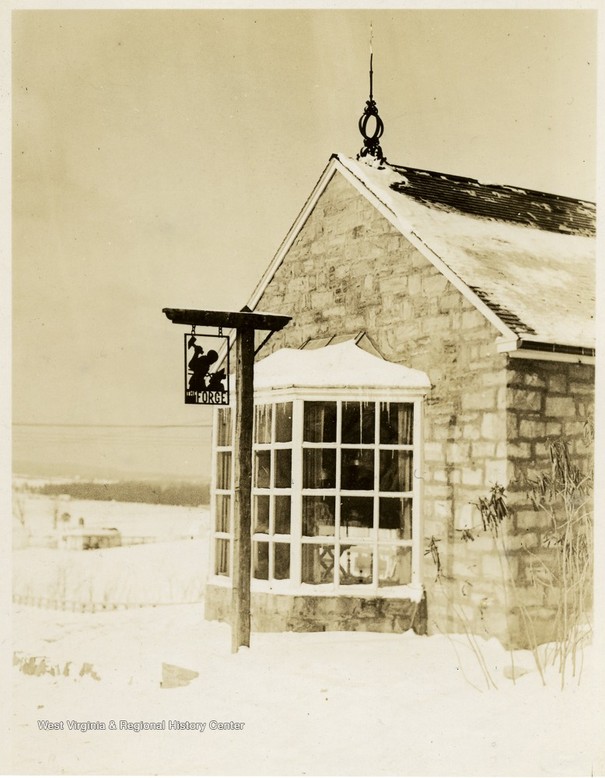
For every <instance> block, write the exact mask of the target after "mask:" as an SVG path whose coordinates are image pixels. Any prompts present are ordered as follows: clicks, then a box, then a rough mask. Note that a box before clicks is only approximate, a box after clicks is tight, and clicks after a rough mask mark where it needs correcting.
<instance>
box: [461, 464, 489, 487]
mask: <svg viewBox="0 0 605 778" xmlns="http://www.w3.org/2000/svg"><path fill="white" fill-rule="evenodd" d="M483 483H485V476H484V473H483V468H481V467H480V468H470V467H463V468H462V484H463V486H481V485H482V484H483Z"/></svg>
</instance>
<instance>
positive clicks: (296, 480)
mask: <svg viewBox="0 0 605 778" xmlns="http://www.w3.org/2000/svg"><path fill="white" fill-rule="evenodd" d="M424 395H425V392H423V391H422V390H418V389H410V390H406V389H404V388H390V387H386V388H385V387H376V388H373V389H365V388H364V389H360V390H355V389H353V390H352V389H351V388H350V387H339V388H329V389H325V388H322V389H313V388H306V387H305V388H300V389H298V388H296V389H294V388H292V389H276V390H261V391H257V392H255V396H254V404H255V408H256V406H257V405H268V404H272V405H275V404H277V403H288V402H291V403H292V441H291V442H285V443H277V442H275V435H274V432H275V423H276V422H275V416H276V414H275V408H274V409H273V412H272V422H271V424H272V442H271V443H270V444H259V443H254V444H253V458H254V452H255V451H257V450H271V451H274V450H275V449H277V448H291V450H292V484H291V488H290V489H283V488H276V487H273V486H272V485H270V487H268V488H258V487H256V486H254V482H253V486H252V504H253V505H254V500H255V497H256V496H258V495H268V496H269V497H270V520H271V525H270V530H272V529H273V528H274V516H273V514H274V509H273V504H274V503H273V499H272V498H273V497H274V496H279V495H284V494H287V495H289V496H290V497H291V520H290V535H289V536H286V535H283V536H282V535H275V534H271V533H269V534H260V533H253V534H252V542H253V543H254V542H255V540H261V541H265V542H267V541H268V542H269V544H270V545H269V579H268V580H261V579H257V578H254V577H252V579H251V589H252V591H261V592H262V591H265V592H275V593H289V594H309V595H332V596H334V595H335V594H336V595H339V596H346V595H355V596H374V597H376V596H380V597H394V596H395V597H402V596H405V594H406V590H410V589H411V590H413V591H414V592H417V590H418V588H419V587H421V582H422V570H421V565H422V550H421V544H422V498H423V495H422V484H423V479H422V477H421V473H422V470H423V458H422V454H423V451H422V449H423V446H422V430H423V414H424ZM304 402H336V403H337V424H336V428H337V433H336V434H337V439H336V441H335V442H332V443H311V442H304V441H303V408H304ZM343 402H375V403H378V410H379V408H380V404H381V403H411V404H413V406H414V410H413V432H412V435H413V437H412V444H411V445H405V444H382V443H380V441H379V434H378V432H379V424H380V414H379V413H375V419H374V423H375V425H376V426H375V435H374V442H373V443H365V444H363V443H346V444H344V448H349V449H364V448H365V449H370V450H373V451H374V456H375V460H374V489H372V490H368V491H363V490H342V489H340V488H339V487H340V473H341V467H340V464H341V455H342V450H343V444H342V441H341V424H340V419H341V412H342V403H343ZM230 409H231V444H230V446H218V445H217V444H216V441H217V438H218V413H219V409H215V419H214V425H213V445H212V478H211V490H212V491H211V538H212V542H211V550H210V570H209V582H210V583H212V584H216V585H223V586H230V585H231V580H232V579H231V574H232V571H233V484H234V472H233V471H234V467H233V465H234V458H233V457H234V442H235V440H234V436H235V429H234V426H235V424H234V421H235V412H234V410H235V409H234V405H233V404H232V405H231V406H230ZM305 448H321V449H327V448H333V449H335V450H336V479H337V480H336V487H335V488H334V489H303V450H304V449H305ZM389 449H390V450H397V451H400V450H412V452H413V478H412V490H411V491H410V492H385V491H380V490H379V488H378V484H379V474H380V467H379V458H380V452H381V451H384V450H389ZM223 451H230V452H231V455H232V459H231V465H232V466H231V474H230V476H231V477H230V490H229V489H217V488H216V482H217V463H218V454H219V453H220V452H223ZM273 456H274V455H273V453H272V454H271V457H272V463H273ZM272 471H273V469H272ZM253 476H254V468H253ZM217 494H231V500H230V511H229V529H230V532H229V533H225V532H217V531H216V530H215V527H216V495H217ZM303 495H313V496H322V495H329V496H333V497H334V499H335V506H336V511H338V512H340V497H342V496H345V497H346V496H355V497H366V496H367V497H370V496H371V497H372V498H373V499H374V506H373V516H374V527H373V530H372V533H371V537H370V538H367V539H366V538H360V539H359V545H365V546H371V548H372V559H373V572H372V583H363V584H341V583H338V572H337V570H338V564H336V565H335V568H336V578H335V581H334V582H332V583H322V584H308V583H301V567H302V565H301V560H302V545H303V542H304V543H305V544H317V545H321V544H322V542H323V544H324V545H333V546H335V549H336V554H337V553H338V549H339V548H340V546H341V544H342V543H343V540H342V538H340V537H339V532H338V529H337V527H338V517H337V516H335V534H334V535H333V536H329V537H325V536H323V537H317V538H314V537H305V540H304V541H303V536H302V502H303V500H302V497H303ZM381 497H391V498H400V497H411V499H412V533H411V534H412V537H411V539H410V540H391V541H387V540H383V541H380V540H379V535H378V532H377V521H378V510H379V505H378V501H379V500H380V498H381ZM218 538H223V539H230V547H229V551H230V553H229V575H228V576H226V575H216V574H215V572H214V565H215V549H216V540H217V539H218ZM288 540H289V543H290V577H289V578H288V579H284V580H280V579H272V577H271V574H272V572H273V553H272V543H274V542H287V541H288ZM344 542H345V544H346V545H350V543H347V542H346V541H344ZM384 546H388V547H410V548H411V554H412V558H411V582H410V583H409V584H398V585H394V586H379V585H378V564H379V559H378V553H377V551H378V547H384ZM336 554H335V556H336Z"/></svg>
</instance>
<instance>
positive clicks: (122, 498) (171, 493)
mask: <svg viewBox="0 0 605 778" xmlns="http://www.w3.org/2000/svg"><path fill="white" fill-rule="evenodd" d="M29 491H31V492H33V493H35V494H44V495H49V496H56V495H69V496H70V497H72V498H74V499H75V500H100V501H102V502H139V503H148V504H152V505H185V506H198V505H207V504H208V503H209V501H210V485H209V484H208V483H206V482H191V481H166V480H161V481H158V480H154V479H145V480H136V481H134V480H127V481H124V480H119V481H86V480H77V481H63V480H61V481H47V482H45V483H42V484H40V485H36V484H30V485H29Z"/></svg>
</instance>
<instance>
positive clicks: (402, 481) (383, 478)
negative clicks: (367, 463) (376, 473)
mask: <svg viewBox="0 0 605 778" xmlns="http://www.w3.org/2000/svg"><path fill="white" fill-rule="evenodd" d="M380 491H381V492H411V491H412V452H411V451H381V452H380Z"/></svg>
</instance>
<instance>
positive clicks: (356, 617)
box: [205, 585, 427, 635]
mask: <svg viewBox="0 0 605 778" xmlns="http://www.w3.org/2000/svg"><path fill="white" fill-rule="evenodd" d="M250 596H251V611H252V614H251V627H252V630H253V631H254V632H328V631H329V632H335V631H355V632H389V633H391V632H406V631H407V630H408V629H413V630H414V632H416V633H417V634H418V635H426V631H427V627H426V599H425V598H424V597H423V598H422V599H421V600H420V601H419V602H414V601H413V600H406V599H393V598H389V597H355V596H352V595H339V596H338V597H336V596H334V595H332V596H324V595H322V596H317V595H305V596H302V595H290V594H273V593H271V592H252V593H251V595H250ZM205 618H206V619H208V620H211V621H225V622H229V621H230V618H231V589H230V588H227V587H225V586H212V585H210V586H208V592H207V596H206V606H205Z"/></svg>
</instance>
